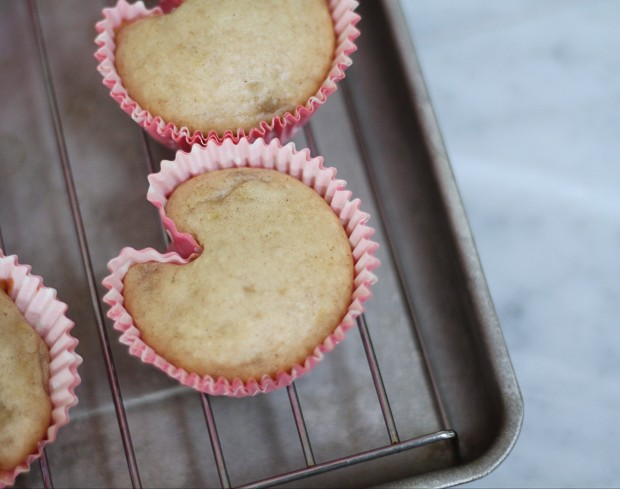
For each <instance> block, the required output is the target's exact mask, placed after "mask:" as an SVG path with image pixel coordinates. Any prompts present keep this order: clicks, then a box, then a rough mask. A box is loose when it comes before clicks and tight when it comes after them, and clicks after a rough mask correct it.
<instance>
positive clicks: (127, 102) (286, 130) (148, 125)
mask: <svg viewBox="0 0 620 489" xmlns="http://www.w3.org/2000/svg"><path fill="white" fill-rule="evenodd" d="M180 3H182V0H162V1H161V2H160V5H159V6H158V7H155V8H153V9H147V8H146V7H145V5H144V3H143V2H142V1H139V2H137V3H134V4H129V3H128V2H127V1H126V0H119V1H118V3H117V4H116V6H115V7H112V8H106V9H103V20H101V21H99V22H97V24H96V25H95V28H96V30H97V32H98V35H97V37H96V38H95V43H96V44H97V46H98V49H97V51H96V53H95V58H96V59H97V60H98V61H99V65H98V66H97V69H98V71H99V72H100V73H101V75H102V76H103V84H104V85H105V86H106V87H107V88H108V89H109V90H110V96H111V97H112V98H113V99H114V100H116V101H117V102H118V104H119V105H120V106H121V108H122V109H123V110H124V111H125V112H126V113H127V114H129V115H130V116H131V118H132V119H133V120H134V121H135V122H137V123H138V124H139V125H140V127H142V128H143V129H144V130H145V131H146V132H147V133H148V134H149V135H150V136H152V137H153V138H154V139H156V140H157V141H159V142H161V143H162V144H165V145H166V146H169V147H172V148H181V149H189V147H190V146H191V145H193V144H200V145H203V146H204V145H205V144H206V142H207V141H209V140H217V141H222V140H223V139H226V138H231V139H233V141H235V142H237V141H239V140H240V139H242V138H244V137H247V138H248V139H249V140H250V141H254V140H255V139H258V138H262V139H265V140H267V141H269V140H271V139H274V138H278V139H280V140H282V141H287V140H289V139H290V138H291V137H292V136H293V134H294V133H295V132H296V131H297V129H299V128H300V127H302V126H303V125H304V124H305V123H306V122H307V121H308V119H310V117H312V115H313V114H314V113H315V112H316V110H317V109H318V108H319V107H320V106H321V105H323V104H324V103H325V102H326V100H327V98H328V97H329V96H330V95H331V94H332V93H333V92H335V91H336V89H337V83H338V82H339V81H340V80H342V79H343V78H344V76H345V74H344V72H345V70H346V69H347V68H348V67H349V66H350V65H351V63H352V61H351V58H350V55H351V54H352V53H353V52H354V51H355V50H356V49H357V47H356V45H355V40H356V39H357V37H358V36H359V35H360V32H359V30H358V29H357V28H356V25H357V23H358V22H359V20H360V16H359V15H358V14H356V13H355V12H354V11H355V9H356V8H357V6H358V2H357V1H356V0H330V1H329V9H330V12H331V14H332V20H333V23H334V30H335V33H336V49H335V51H334V59H333V60H332V64H331V68H330V71H329V73H328V75H327V78H326V80H325V81H324V82H323V84H322V85H321V87H320V88H319V89H318V90H317V92H316V94H315V95H314V96H312V97H310V99H309V100H308V101H307V102H306V104H305V105H298V106H297V107H296V109H295V110H294V111H293V112H287V113H285V114H283V115H281V116H275V117H274V118H273V119H272V120H271V121H263V122H261V123H260V124H259V126H258V127H254V128H252V129H251V130H250V131H249V133H247V134H246V132H245V130H244V129H242V128H239V129H237V130H236V131H235V132H233V131H227V132H225V133H224V135H223V136H219V135H218V134H217V132H215V131H211V132H209V133H208V134H203V133H202V132H201V131H195V132H190V130H189V129H188V128H187V127H178V126H176V125H175V124H174V123H173V122H169V121H164V120H163V119H162V118H161V117H159V116H154V115H153V114H151V113H150V112H149V111H148V110H145V109H143V108H142V107H140V105H139V104H138V103H137V102H136V101H135V100H133V99H132V98H131V97H130V96H129V94H128V93H127V90H126V89H125V87H124V86H123V82H122V80H121V78H120V76H119V74H118V73H117V71H116V65H115V50H116V43H115V31H116V29H117V28H118V27H119V26H120V25H121V24H122V23H123V22H127V21H132V20H135V19H138V18H142V17H147V16H150V15H155V14H161V13H166V12H169V11H170V10H172V9H173V8H174V7H176V6H178V5H179V4H180Z"/></svg>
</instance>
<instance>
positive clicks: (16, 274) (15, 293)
mask: <svg viewBox="0 0 620 489" xmlns="http://www.w3.org/2000/svg"><path fill="white" fill-rule="evenodd" d="M0 281H3V282H5V283H6V284H8V287H7V288H8V290H7V293H8V295H9V297H11V299H12V300H13V301H14V302H15V304H16V305H17V307H18V309H19V310H20V311H21V312H22V314H23V315H24V317H25V319H26V321H27V322H28V324H30V325H31V326H32V327H33V329H34V330H35V331H36V332H37V334H38V335H39V336H40V337H41V338H42V339H43V340H44V341H45V343H46V344H47V346H48V348H49V351H50V365H49V369H50V372H49V391H50V398H51V401H52V419H51V424H50V426H49V428H48V429H47V434H46V437H45V438H44V439H43V440H40V441H39V443H38V444H37V449H36V452H34V453H32V454H30V455H28V457H27V459H26V460H25V461H24V462H22V463H21V464H20V465H18V466H17V467H15V469H14V470H12V471H1V470H0V488H4V487H6V486H9V485H12V484H13V483H14V482H15V478H16V477H17V476H18V475H19V474H21V473H23V472H27V471H28V470H30V465H31V464H32V463H33V462H34V461H35V460H37V459H38V458H39V457H41V453H42V452H43V448H44V447H45V446H46V445H48V444H49V443H52V442H53V441H54V440H55V439H56V435H57V433H58V430H59V429H60V428H61V427H62V426H64V425H66V424H67V423H68V422H69V409H70V408H71V407H73V406H75V405H76V404H77V403H78V399H77V397H76V395H75V388H76V387H77V386H78V385H79V383H80V376H79V374H78V372H77V368H78V366H79V365H80V364H81V363H82V358H81V357H80V356H79V355H78V354H77V353H76V352H75V348H76V347H77V344H78V341H77V340H76V339H75V338H74V337H73V336H71V334H70V332H71V329H72V328H73V326H74V323H73V322H72V321H71V320H70V319H68V318H67V317H66V316H65V311H66V310H67V306H66V304H64V303H62V302H60V301H59V300H57V299H56V290H54V289H52V288H49V287H45V286H44V285H43V280H42V279H41V277H38V276H36V275H31V273H30V266H28V265H20V264H19V262H18V259H17V257H16V256H15V255H10V256H5V255H4V254H3V252H2V250H0Z"/></svg>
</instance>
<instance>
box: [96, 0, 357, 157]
mask: <svg viewBox="0 0 620 489" xmlns="http://www.w3.org/2000/svg"><path fill="white" fill-rule="evenodd" d="M175 3H180V5H179V6H178V7H177V8H176V9H173V10H172V11H171V12H170V13H166V14H164V13H163V11H162V9H161V8H156V9H153V10H147V9H145V8H144V6H143V5H142V4H140V3H138V4H133V5H129V4H128V3H127V2H126V1H125V0H119V2H118V4H117V6H116V7H115V8H113V9H104V17H105V19H104V20H103V21H101V22H99V23H98V24H97V30H98V32H100V35H99V36H98V37H97V39H96V42H97V44H98V45H99V46H100V48H99V49H98V51H97V53H96V57H97V59H98V60H99V61H100V62H101V63H100V65H99V68H98V69H99V71H100V72H101V73H102V75H103V76H104V84H105V85H106V86H108V87H109V88H110V89H111V90H112V92H111V94H112V97H113V98H115V99H116V100H117V101H118V102H119V103H120V104H121V107H122V108H123V109H124V110H125V111H126V112H128V113H130V114H131V115H132V117H133V118H134V120H136V121H137V122H138V123H139V124H140V125H142V127H144V128H145V129H146V130H147V131H148V132H149V133H150V134H151V135H153V136H155V137H157V138H158V139H160V140H161V141H163V142H170V143H174V144H176V145H180V146H185V147H187V145H190V144H192V143H201V144H204V142H205V141H206V140H207V139H219V140H221V139H222V138H223V137H232V138H234V139H235V140H237V139H238V138H240V137H242V136H245V135H247V136H249V137H250V138H251V139H255V138H257V137H262V138H266V139H271V138H272V137H279V138H287V137H290V135H291V134H292V132H293V131H294V129H295V128H297V127H299V126H300V125H302V124H303V123H304V122H305V121H306V120H307V119H308V118H309V117H310V116H311V114H312V113H313V112H314V111H315V110H316V108H317V107H318V106H319V105H320V104H322V103H324V101H325V100H326V98H327V96H328V95H329V94H330V93H332V92H333V91H335V89H336V85H335V84H336V82H337V81H338V80H340V79H341V78H343V77H344V69H345V68H346V67H347V66H348V65H349V64H350V63H351V60H350V58H349V54H350V53H351V52H353V51H354V50H355V45H354V44H353V41H354V39H355V38H356V37H357V36H358V35H359V31H357V29H356V28H355V24H356V23H357V21H358V20H359V17H358V16H357V15H356V14H354V13H353V10H354V9H355V7H356V6H357V4H356V2H354V1H353V0H336V1H332V2H330V3H329V4H328V3H327V2H326V0H261V1H260V2H257V1H254V0H228V1H226V2H222V1H220V0H184V1H183V2H175Z"/></svg>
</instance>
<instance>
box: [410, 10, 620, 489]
mask: <svg viewBox="0 0 620 489" xmlns="http://www.w3.org/2000/svg"><path fill="white" fill-rule="evenodd" d="M401 3H402V6H403V9H404V11H405V14H406V18H407V21H408V23H409V25H410V26H411V32H412V37H413V39H414V42H415V45H416V48H417V51H418V56H419V57H420V62H421V65H422V70H423V73H424V75H425V79H426V81H427V84H428V88H429V91H430V94H431V97H432V101H433V104H434V107H435V111H436V113H437V117H438V120H439V124H440V127H441V129H442V133H443V136H444V139H445V143H446V146H447V149H448V153H449V156H450V159H451V162H452V165H453V168H454V172H455V174H456V178H457V182H458V184H459V186H460V190H461V193H462V197H463V200H464V204H465V208H466V210H467V213H468V216H469V219H470V225H471V227H472V229H473V233H474V236H475V239H476V243H477V246H478V250H479V253H480V257H481V261H482V265H483V268H484V271H485V273H486V276H487V280H488V282H489V287H490V290H491V294H492V297H493V300H494V302H495V306H496V308H497V312H498V315H499V318H500V322H501V324H502V328H503V332H504V335H505V337H506V342H507V344H508V349H509V351H510V354H511V358H512V361H513V364H514V368H515V372H516V374H517V378H518V380H519V384H520V387H521V391H522V395H523V398H524V404H525V418H524V423H523V428H522V431H521V434H520V437H519V440H518V441H517V444H516V446H515V448H514V450H513V451H512V453H511V454H510V455H509V457H508V458H507V459H506V461H505V462H504V463H503V464H501V465H500V467H499V468H498V469H497V470H496V471H494V472H493V473H491V474H490V475H489V476H487V477H485V478H483V479H481V480H479V481H477V482H475V483H471V484H469V487H614V486H615V487H617V486H618V484H620V463H619V462H618V456H619V454H620V427H619V424H618V423H617V416H618V412H619V409H620V388H619V383H620V321H619V319H618V310H619V304H620V300H619V298H620V254H619V253H618V246H619V245H620V192H619V190H620V164H619V163H620V137H618V132H619V130H620V110H619V107H620V89H619V88H618V87H620V54H619V50H618V46H620V29H619V28H618V22H619V21H620V2H619V1H617V0H589V1H583V0H575V1H572V0H543V1H540V0H502V1H497V0H496V1H490V0H459V1H457V0H434V1H433V2H429V1H426V0H401Z"/></svg>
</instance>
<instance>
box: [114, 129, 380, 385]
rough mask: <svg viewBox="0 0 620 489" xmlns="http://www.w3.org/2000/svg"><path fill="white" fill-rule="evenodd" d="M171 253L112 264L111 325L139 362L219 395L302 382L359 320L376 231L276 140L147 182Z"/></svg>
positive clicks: (325, 176)
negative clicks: (373, 235) (168, 237)
mask: <svg viewBox="0 0 620 489" xmlns="http://www.w3.org/2000/svg"><path fill="white" fill-rule="evenodd" d="M149 179H150V184H151V185H150V188H149V192H148V199H149V200H150V201H151V202H152V203H154V204H155V205H156V206H157V207H158V208H159V209H160V215H161V217H162V220H163V222H164V225H165V227H166V229H167V230H168V232H169V233H170V235H171V238H172V247H171V250H172V251H170V252H169V253H166V254H164V255H162V254H159V253H158V252H156V251H155V250H153V249H147V250H142V251H136V250H133V249H130V248H126V249H124V250H123V251H122V252H121V254H120V256H119V257H117V258H115V259H113V260H112V261H111V262H110V264H109V268H110V270H111V272H112V273H111V275H110V276H109V277H107V278H106V279H105V280H104V285H105V286H106V287H107V288H108V289H110V291H109V292H108V293H107V294H106V295H105V297H104V301H105V302H107V303H108V304H109V305H110V306H111V309H110V310H109V313H108V316H109V317H110V318H112V319H113V320H114V321H115V324H114V326H115V328H116V329H118V330H120V331H122V333H123V334H122V336H121V341H122V342H123V343H126V344H128V345H130V351H131V352H132V353H133V354H136V355H138V356H140V357H141V358H142V359H143V360H144V361H145V362H147V363H153V364H155V365H156V366H157V367H159V368H160V369H162V370H164V371H165V372H166V373H168V374H169V375H171V376H173V377H175V378H177V379H178V380H180V381H181V382H182V383H184V384H186V385H189V386H191V387H193V388H195V389H198V390H200V391H203V392H208V393H211V394H225V395H234V396H245V395H253V394H256V393H258V392H268V391H271V390H273V389H276V388H279V387H283V386H285V385H287V384H289V383H290V382H292V381H293V380H294V379H295V378H298V377H300V376H301V375H303V374H304V373H306V372H307V371H309V370H310V369H311V368H313V367H314V366H315V365H316V363H318V362H319V361H320V360H321V358H322V356H323V354H324V353H325V352H327V351H329V350H331V349H333V348H334V347H335V345H336V344H337V343H338V342H339V341H340V340H342V338H343V337H344V333H345V332H346V330H348V329H349V328H350V327H351V326H352V325H353V324H354V320H355V317H356V316H358V315H359V314H360V313H361V312H362V304H363V302H364V301H365V300H366V299H367V298H368V297H369V296H370V289H369V287H370V285H371V284H372V283H374V281H375V280H376V279H375V276H374V275H373V273H372V270H373V269H374V268H375V267H376V266H377V265H378V261H377V259H376V258H375V257H374V250H375V249H376V247H377V245H376V243H373V242H372V241H370V239H369V238H370V236H371V235H372V233H373V231H372V229H371V228H369V227H368V226H366V224H365V223H366V221H367V219H368V217H369V216H368V215H367V214H365V213H363V212H361V211H359V208H358V207H359V201H357V200H355V201H351V200H350V192H347V191H345V190H343V187H344V182H343V181H342V180H337V179H335V170H334V169H333V168H325V167H323V165H322V160H321V158H310V156H309V153H308V152H307V151H300V152H297V151H296V150H295V149H294V146H293V145H292V144H290V145H287V146H284V147H282V146H281V145H280V143H279V141H277V140H274V141H272V142H271V143H269V144H267V143H265V142H264V141H263V140H257V141H256V142H254V143H249V142H248V141H247V140H246V139H243V140H241V141H240V142H239V143H238V144H235V143H233V142H232V141H231V140H226V141H225V142H224V143H222V144H220V143H216V142H214V141H212V142H209V143H208V144H207V146H206V148H205V147H200V146H195V147H194V148H193V149H192V151H191V152H190V153H184V152H178V153H177V156H176V159H175V160H174V161H173V162H163V163H162V170H161V172H160V173H157V174H154V175H151V176H150V177H149Z"/></svg>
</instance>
